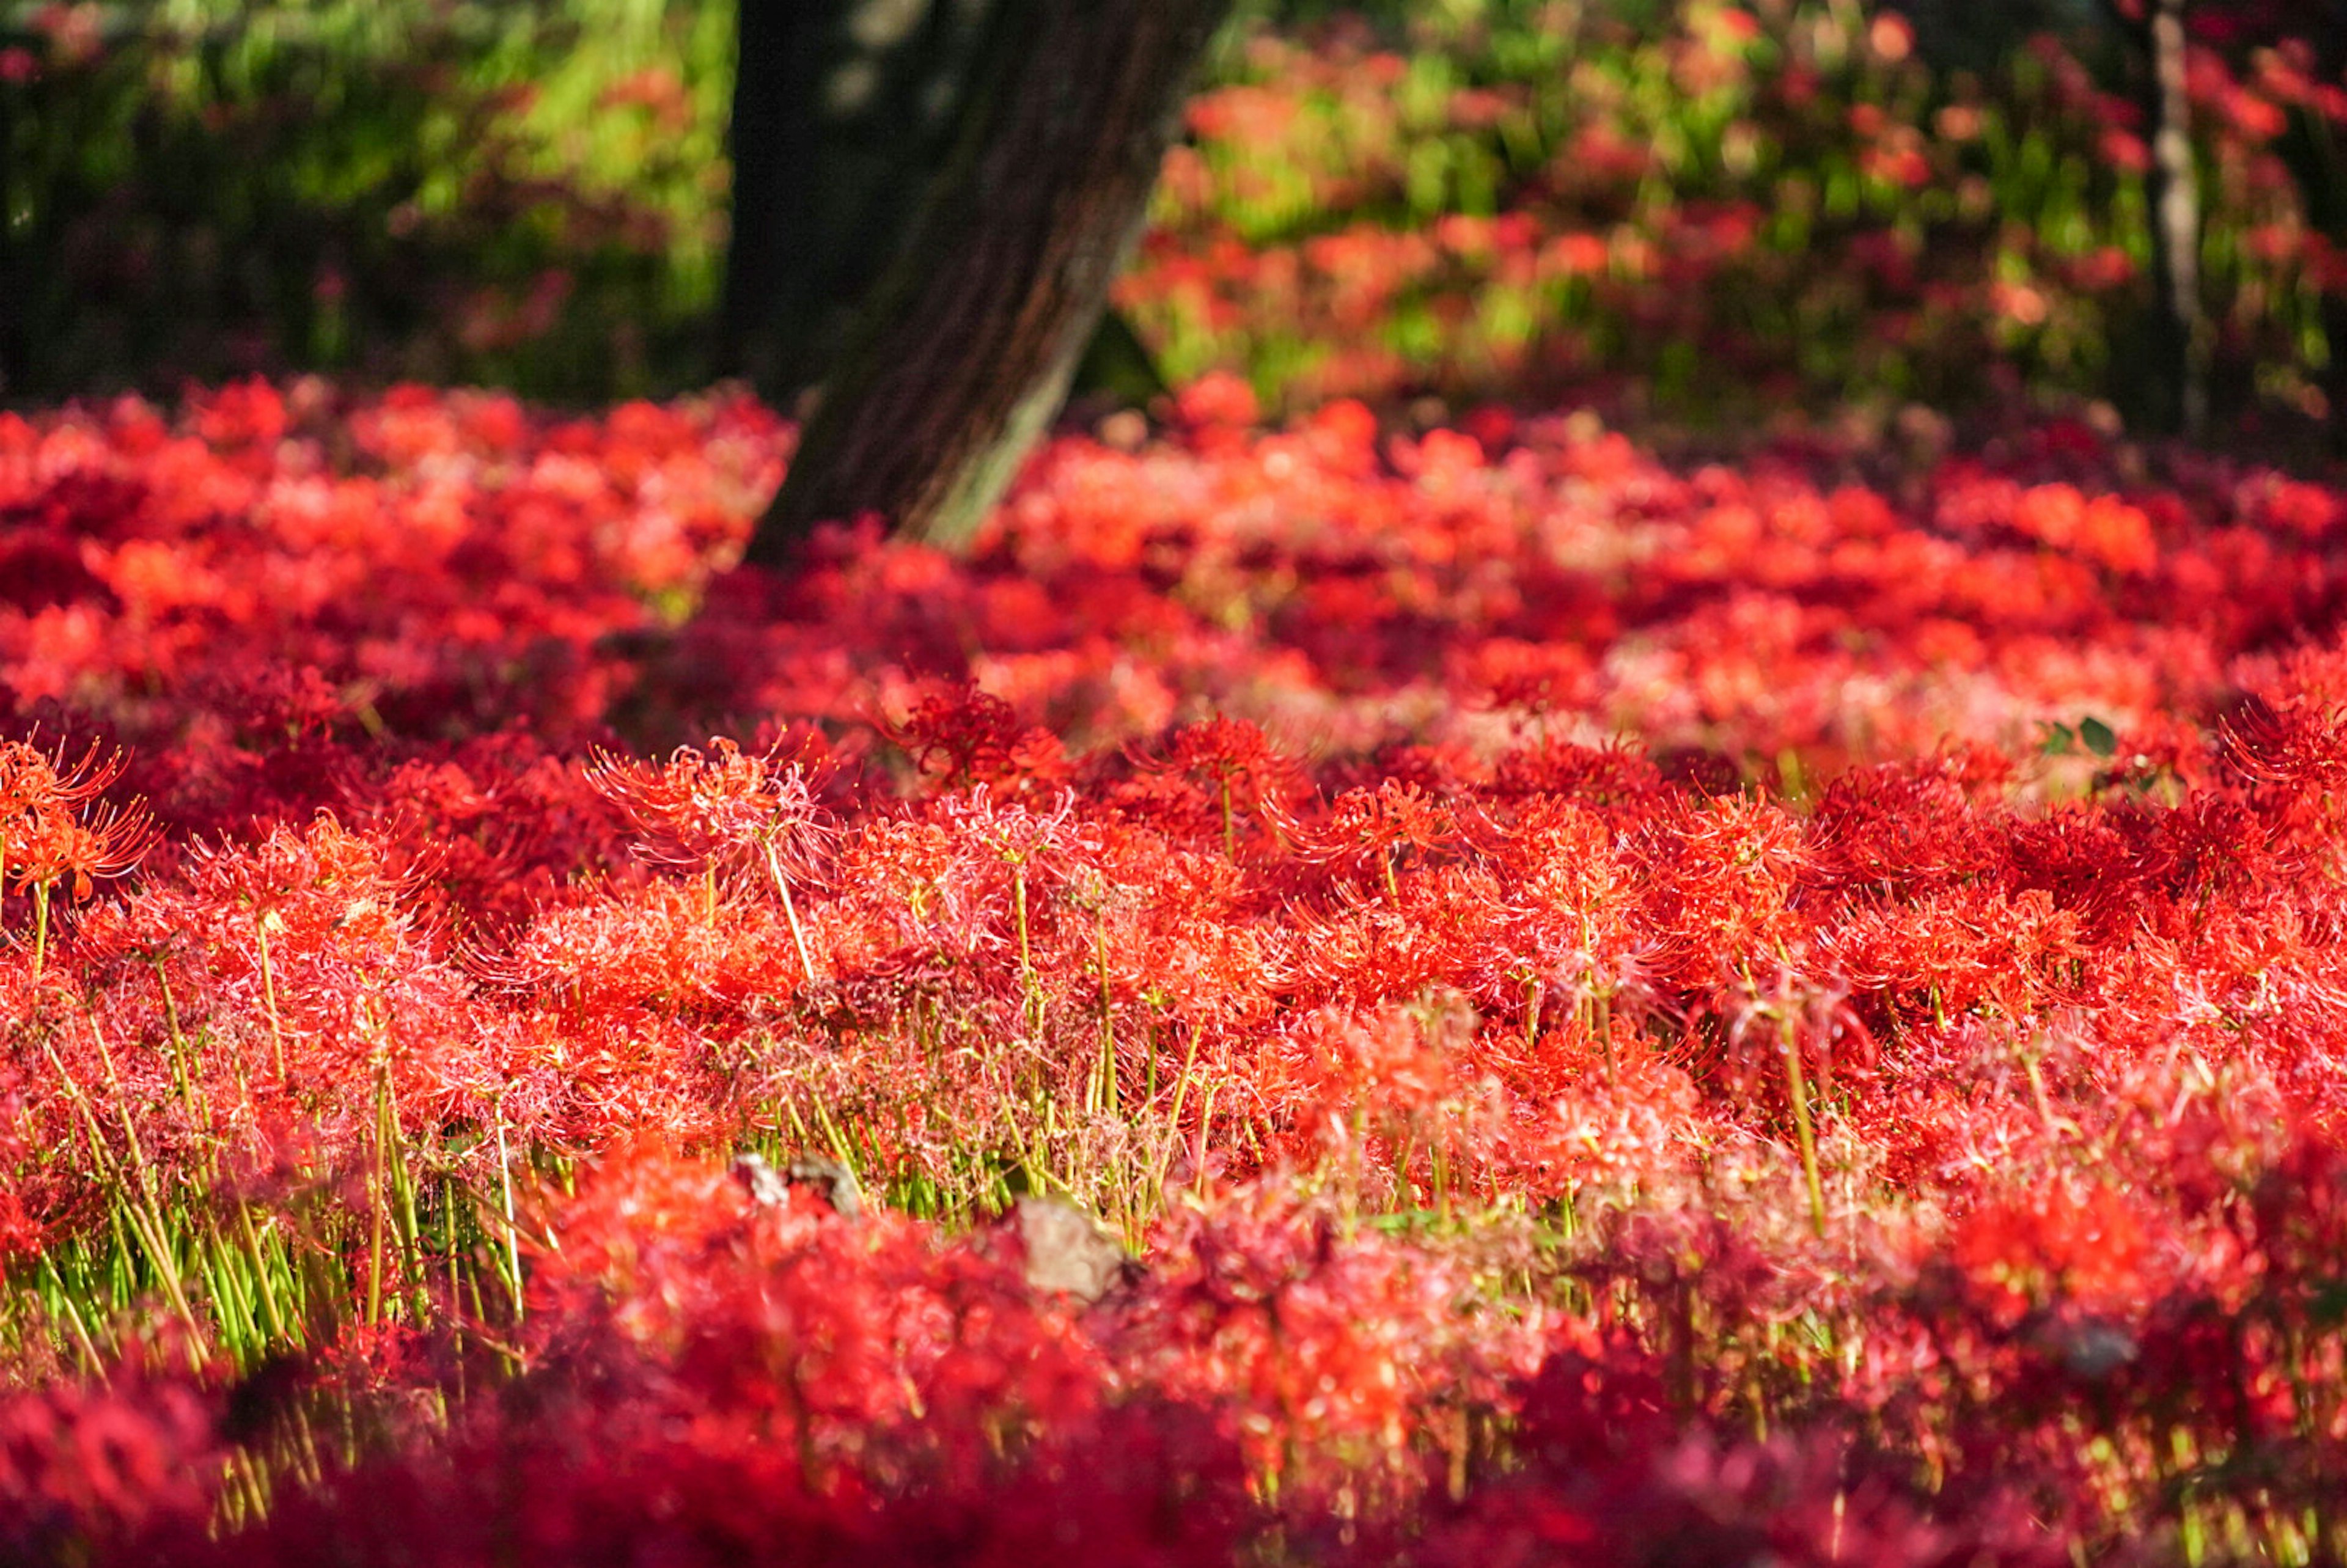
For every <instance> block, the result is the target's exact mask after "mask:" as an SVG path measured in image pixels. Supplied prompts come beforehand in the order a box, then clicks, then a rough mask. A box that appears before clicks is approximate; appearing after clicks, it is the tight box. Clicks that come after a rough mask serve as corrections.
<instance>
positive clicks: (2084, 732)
mask: <svg viewBox="0 0 2347 1568" xmlns="http://www.w3.org/2000/svg"><path fill="white" fill-rule="evenodd" d="M2078 739H2079V740H2081V741H2083V742H2084V743H2086V749H2087V750H2088V751H2090V752H2092V753H2095V755H2096V756H2098V757H2107V756H2109V755H2110V754H2111V753H2113V752H2116V751H2117V750H2118V749H2119V737H2118V732H2117V731H2116V730H2114V729H2112V728H2111V727H2110V726H2109V725H2108V724H2106V723H2103V722H2102V721H2101V720H2100V719H2094V718H2087V719H2081V720H2079V721H2078Z"/></svg>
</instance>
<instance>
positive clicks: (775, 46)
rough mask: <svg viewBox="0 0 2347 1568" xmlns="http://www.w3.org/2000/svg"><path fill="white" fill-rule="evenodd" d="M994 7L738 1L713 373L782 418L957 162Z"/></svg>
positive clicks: (965, 2) (921, 0)
mask: <svg viewBox="0 0 2347 1568" xmlns="http://www.w3.org/2000/svg"><path fill="white" fill-rule="evenodd" d="M999 3H1000V0H741V5H740V10H739V20H738V23H737V27H738V35H737V36H738V38H739V41H740V46H741V49H740V61H739V67H738V69H737V72H736V75H735V77H734V86H733V124H732V128H731V130H730V133H729V141H730V144H731V149H732V153H733V239H732V242H731V244H730V245H729V247H728V249H727V252H726V264H725V294H724V301H723V306H722V308H721V310H720V312H719V328H720V335H719V339H718V343H717V344H716V350H717V352H716V355H715V362H716V364H717V366H718V368H719V370H720V372H721V373H722V374H733V375H743V376H746V377H748V378H749V380H750V382H751V384H753V386H755V387H756V388H757V390H758V394H759V395H760V396H762V397H764V398H765V399H766V401H767V402H769V403H771V404H773V405H775V406H777V407H783V406H787V405H789V404H790V402H791V401H792V400H793V399H794V397H795V396H796V395H798V394H799V393H801V392H803V391H805V389H806V388H807V387H809V386H812V385H814V384H815V383H816V382H818V381H820V380H822V379H823V375H824V372H825V367H826V366H827V365H828V364H830V363H831V361H832V360H833V358H834V357H835V356H836V354H838V353H839V350H840V347H841V345H842V344H843V343H845V342H846V337H847V329H848V327H849V325H850V323H852V322H853V321H854V319H855V312H856V306H858V305H859V304H861V303H862V302H863V301H864V298H865V296H866V294H867V293H868V292H870V291H871V288H872V286H873V284H874V283H875V282H876V281H877V280H878V279H879V277H880V276H881V275H882V273H883V272H884V271H885V270H886V269H887V265H888V263H889V262H890V261H893V260H894V259H895V258H896V256H897V252H898V251H899V250H900V249H901V248H902V246H903V244H904V242H905V238H906V235H907V233H908V232H909V231H910V230H911V228H912V215H913V214H915V213H917V212H918V211H919V210H920V205H921V201H922V199H923V197H924V196H925V194H926V193H927V191H928V184H929V181H930V179H932V178H933V177H934V175H935V174H936V171H937V169H938V166H939V165H940V164H941V163H943V162H944V160H945V159H946V157H947V155H948V152H949V151H950V150H951V149H952V147H953V145H954V138H955V135H956V131H957V128H958V125H959V122H960V114H961V111H962V108H963V107H964V105H965V102H966V101H967V94H968V87H969V72H970V69H971V66H972V63H973V61H974V60H975V59H976V58H977V56H978V53H979V45H980V44H981V42H982V41H983V38H984V36H985V32H986V28H987V26H988V24H989V21H990V19H991V15H992V13H993V11H994V10H995V9H996V8H997V7H998V5H999Z"/></svg>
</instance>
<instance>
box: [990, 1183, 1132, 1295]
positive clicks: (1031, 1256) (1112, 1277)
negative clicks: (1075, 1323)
mask: <svg viewBox="0 0 2347 1568" xmlns="http://www.w3.org/2000/svg"><path fill="white" fill-rule="evenodd" d="M1011 1223H1012V1225H1015V1226H1017V1227H1018V1231H1019V1239H1020V1242H1022V1243H1024V1244H1025V1245H1026V1249H1027V1283H1028V1284H1029V1285H1030V1286H1033V1287H1034V1288H1035V1289H1037V1290H1057V1291H1064V1292H1066V1293H1067V1294H1068V1295H1070V1296H1075V1297H1077V1298H1078V1299H1079V1300H1081V1301H1086V1302H1093V1301H1098V1300H1099V1299H1100V1298H1101V1297H1102V1296H1106V1295H1107V1294H1108V1293H1109V1292H1110V1291H1111V1290H1112V1289H1113V1288H1114V1287H1115V1286H1118V1285H1121V1284H1124V1283H1127V1282H1129V1281H1130V1280H1131V1279H1132V1278H1133V1276H1136V1275H1137V1274H1139V1273H1140V1266H1139V1265H1137V1264H1135V1263H1134V1262H1133V1260H1132V1259H1131V1258H1129V1257H1127V1256H1125V1255H1124V1246H1123V1244H1122V1243H1121V1242H1119V1241H1118V1240H1117V1239H1116V1236H1115V1235H1114V1234H1113V1233H1112V1232H1111V1231H1110V1230H1109V1229H1108V1228H1107V1227H1106V1226H1105V1225H1102V1224H1101V1223H1100V1222H1099V1221H1098V1220H1096V1219H1094V1218H1092V1215H1090V1214H1086V1213H1084V1211H1083V1210H1081V1209H1080V1208H1078V1207H1076V1205H1075V1204H1071V1203H1067V1202H1064V1201H1062V1200H1061V1199H1059V1198H1043V1197H1032V1196H1030V1197H1023V1198H1020V1200H1019V1203H1018V1205H1017V1207H1016V1208H1015V1209H1014V1210H1013V1211H1012V1213H1011Z"/></svg>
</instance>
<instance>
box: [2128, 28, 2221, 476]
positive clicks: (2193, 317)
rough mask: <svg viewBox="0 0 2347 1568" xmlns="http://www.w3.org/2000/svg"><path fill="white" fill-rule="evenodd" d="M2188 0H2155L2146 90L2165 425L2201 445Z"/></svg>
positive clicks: (2204, 373)
mask: <svg viewBox="0 0 2347 1568" xmlns="http://www.w3.org/2000/svg"><path fill="white" fill-rule="evenodd" d="M2188 4H2189V0H2150V5H2149V7H2148V15H2147V16H2146V17H2145V19H2144V22H2143V38H2144V48H2145V55H2146V58H2147V63H2148V65H2149V67H2150V69H2149V71H2148V72H2147V80H2146V89H2145V109H2146V111H2147V114H2146V118H2147V121H2148V123H2149V126H2150V132H2151V174H2150V181H2149V195H2150V198H2151V259H2152V287H2153V289H2154V291H2155V292H2156V293H2157V305H2156V307H2155V310H2154V322H2155V328H2154V330H2155V332H2156V333H2157V343H2156V344H2155V346H2156V348H2157V354H2158V360H2159V371H2160V375H2161V379H2162V381H2163V383H2164V385H2163V387H2162V389H2161V390H2162V399H2163V403H2164V405H2165V406H2164V407H2163V409H2162V414H2163V415H2164V417H2165V418H2166V419H2167V420H2168V422H2169V423H2170V424H2171V425H2172V426H2173V427H2174V428H2176V429H2178V430H2179V431H2181V432H2182V433H2183V434H2184V435H2186V436H2189V437H2191V438H2193V439H2195V440H2198V439H2199V438H2200V437H2201V436H2204V435H2206V434H2207V432H2208V428H2209V360H2210V357H2211V350H2212V347H2213V343H2212V335H2213V334H2212V332H2211V328H2210V323H2209V318H2208V314H2207V313H2206V312H2204V311H2203V310H2202V309H2201V305H2200V186H2199V177H2198V171H2197V169H2195V167H2194V164H2193V159H2192V127H2191V115H2192V109H2191V103H2190V100H2189V98H2188V97H2187V95H2186V92H2185V80H2184V66H2185V58H2184V54H2185V47H2184V43H2185V41H2184V12H2185V8H2186V6H2187V5H2188Z"/></svg>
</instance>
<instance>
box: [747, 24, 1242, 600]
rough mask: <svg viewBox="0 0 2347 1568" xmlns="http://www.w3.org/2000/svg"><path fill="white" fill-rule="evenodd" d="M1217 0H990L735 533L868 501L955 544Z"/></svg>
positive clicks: (1026, 436)
mask: <svg viewBox="0 0 2347 1568" xmlns="http://www.w3.org/2000/svg"><path fill="white" fill-rule="evenodd" d="M1230 4H1231V0H993V7H992V9H991V11H990V13H989V15H988V18H987V26H986V29H985V35H984V37H983V38H982V40H980V44H979V53H978V54H977V55H976V56H974V57H973V60H972V63H971V66H970V70H969V78H968V86H967V88H966V90H965V95H964V99H963V103H962V106H961V110H960V114H959V116H958V120H959V124H958V128H957V132H956V135H955V138H954V142H953V147H952V150H951V152H950V154H949V155H948V158H947V159H946V160H945V162H944V165H943V167H942V168H941V169H939V171H938V176H937V178H936V179H934V180H933V181H932V182H931V183H930V185H929V187H928V194H927V197H926V199H925V200H923V201H922V202H921V203H920V204H919V214H918V217H917V219H916V220H915V221H914V227H913V229H912V231H911V234H910V237H909V239H908V240H907V243H906V244H905V246H904V247H903V249H902V250H901V251H899V252H898V254H897V257H896V259H895V261H893V262H892V263H891V264H890V266H889V267H888V270H887V272H886V274H885V275H884V276H883V277H882V278H881V280H880V281H879V282H878V283H877V284H876V286H875V288H874V289H873V291H872V292H871V294H870V295H869V297H868V299H867V300H866V303H865V306H864V308H863V309H862V310H861V311H860V312H859V313H858V315H857V321H856V326H855V327H854V328H853V330H852V331H851V333H850V334H849V337H848V340H847V343H846V346H845V348H844V349H843V350H842V352H841V353H840V354H838V355H837V356H836V357H835V359H834V360H833V362H832V363H831V364H828V365H827V366H826V374H825V381H824V392H823V395H822V400H821V404H820V405H819V407H818V408H817V410H816V412H815V415H814V417H813V418H812V419H811V420H810V421H809V422H808V424H807V425H806V427H805V431H804V432H803V434H802V436H801V438H800V443H799V449H798V453H797V455H796V456H795V457H794V460H793V462H792V464H791V468H790V475H789V477H788V479H787V480H786V481H785V482H784V486H783V488H782V491H781V493H780V494H779V495H778V496H776V497H775V499H774V506H773V507H772V508H771V509H770V510H769V511H768V513H767V515H766V517H765V518H764V519H763V520H762V522H761V523H760V525H759V528H758V530H757V532H756V534H755V535H754V537H753V538H752V540H751V543H750V548H749V551H748V553H747V555H746V557H745V559H747V560H749V561H750V562H752V563H753V564H759V565H774V564H779V563H780V562H782V561H784V560H785V559H787V558H788V556H789V554H790V552H791V549H792V548H793V546H794V543H795V541H797V540H798V539H800V538H803V537H804V536H805V534H806V533H807V532H808V530H810V529H811V528H814V526H815V524H817V523H819V522H823V521H825V520H827V519H834V518H837V519H846V518H856V517H858V516H861V515H864V514H866V513H877V514H879V515H880V516H881V517H882V518H886V519H887V521H888V523H889V524H890V525H891V526H892V527H893V528H896V529H897V530H898V531H899V532H901V533H903V534H906V535H908V536H910V537H914V538H925V539H929V540H932V541H935V542H938V543H940V544H944V545H947V546H956V545H958V544H961V543H963V542H965V541H966V540H967V539H968V538H969V535H970V533H971V532H972V530H974V529H975V528H976V527H977V526H978V523H979V520H980V519H981V518H983V517H984V515H985V513H986V511H987V509H988V507H990V506H991V505H992V503H993V502H994V500H995V499H996V498H997V497H999V495H1000V493H1001V490H1002V487H1004V485H1006V484H1007V483H1008V482H1009V480H1010V477H1011V474H1012V472H1013V470H1014V469H1015V467H1016V466H1017V464H1018V461H1019V459H1020V457H1021V456H1023V455H1024V454H1025V452H1026V451H1027V449H1028V448H1029V446H1031V445H1032V443H1033V441H1034V439H1035V437H1036V436H1038V435H1040V433H1041V431H1042V428H1043V426H1044V425H1045V423H1046V422H1047V421H1048V420H1049V419H1050V418H1051V414H1052V413H1053V411H1054V410H1055V409H1056V408H1057V407H1058V406H1059V404H1060V402H1061V399H1062V398H1063V397H1064V396H1065V395H1066V392H1067V388H1068V383H1069V378H1070V376H1071V373H1072V372H1073V370H1074V368H1075V365H1076V363H1077V360H1078V358H1079V356H1080V355H1081V352H1082V350H1083V348H1084V346H1085V344H1086V343H1087V342H1088V341H1089V339H1090V337H1091V335H1092V329H1093V326H1094V324H1095V323H1097V322H1098V321H1099V319H1100V317H1101V314H1102V310H1103V309H1104V307H1105V305H1106V302H1107V298H1108V287H1109V283H1110V282H1111V281H1112V279H1113V277H1114V276H1115V272H1116V270H1117V267H1118V266H1119V264H1120V263H1121V262H1122V260H1123V258H1124V256H1125V254H1126V253H1127V251H1129V250H1130V248H1131V246H1132V243H1133V240H1134V238H1135V237H1136V236H1137V234H1138V231H1139V229H1140V226H1141V221H1142V219H1143V214H1144V211H1145V209H1146V207H1147V204H1148V199H1149V191H1150V188H1151V186H1152V185H1153V183H1154V182H1155V179H1156V175H1157V166H1158V163H1159V161H1160V160H1161V159H1163V156H1164V152H1165V149H1166V146H1167V145H1168V143H1169V142H1170V140H1171V139H1172V137H1173V128H1174V123H1175V113H1176V110H1177V109H1178V108H1179V107H1180V104H1181V101H1182V97H1183V95H1184V90H1185V88H1186V87H1187V84H1188V79H1189V77H1190V73H1191V71H1192V69H1193V67H1194V66H1195V64H1196V62H1197V60H1198V58H1199V56H1201V55H1202V54H1203V53H1204V48H1205V45H1206V42H1207V40H1208V39H1209V38H1210V37H1211V36H1213V33H1214V28H1215V26H1217V25H1218V24H1219V23H1220V22H1221V21H1222V19H1223V17H1224V15H1225V14H1226V13H1227V12H1228V10H1229V8H1230Z"/></svg>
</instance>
